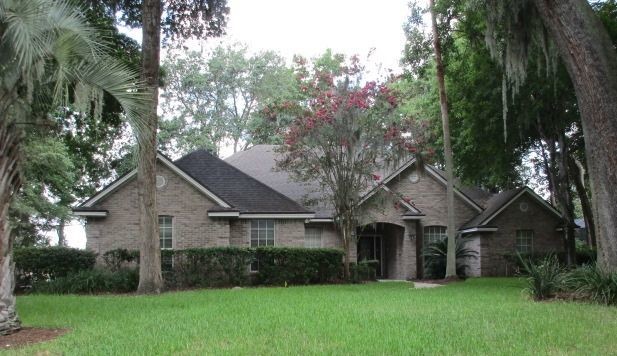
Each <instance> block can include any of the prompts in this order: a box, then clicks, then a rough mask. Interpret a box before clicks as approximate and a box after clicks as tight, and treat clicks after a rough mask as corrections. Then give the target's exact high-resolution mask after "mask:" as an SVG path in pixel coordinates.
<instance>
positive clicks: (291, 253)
mask: <svg viewBox="0 0 617 356" xmlns="http://www.w3.org/2000/svg"><path fill="white" fill-rule="evenodd" d="M255 257H256V260H257V261H258V269H259V271H258V273H257V282H258V283H261V284H285V283H287V284H311V283H328V282H332V281H335V280H337V279H338V277H339V275H340V272H341V261H342V260H343V251H341V250H336V249H328V248H296V247H258V248H257V249H255Z"/></svg>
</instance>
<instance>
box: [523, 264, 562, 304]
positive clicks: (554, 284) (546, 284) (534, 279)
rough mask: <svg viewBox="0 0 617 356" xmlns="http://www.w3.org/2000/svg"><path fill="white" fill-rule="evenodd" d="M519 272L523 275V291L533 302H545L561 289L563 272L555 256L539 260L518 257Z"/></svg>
mask: <svg viewBox="0 0 617 356" xmlns="http://www.w3.org/2000/svg"><path fill="white" fill-rule="evenodd" d="M519 260H520V265H521V266H522V270H521V272H522V273H524V274H525V282H526V287H525V291H526V292H527V293H529V295H530V296H531V297H532V298H533V299H535V300H545V299H549V298H552V297H554V296H555V294H556V293H557V292H559V291H561V290H562V289H563V286H564V284H563V282H564V276H565V275H564V273H565V270H564V268H563V267H562V266H561V264H560V263H559V260H558V259H557V256H555V255H548V256H546V257H544V258H543V259H541V260H536V261H534V260H532V259H530V258H528V257H527V258H526V257H523V256H519Z"/></svg>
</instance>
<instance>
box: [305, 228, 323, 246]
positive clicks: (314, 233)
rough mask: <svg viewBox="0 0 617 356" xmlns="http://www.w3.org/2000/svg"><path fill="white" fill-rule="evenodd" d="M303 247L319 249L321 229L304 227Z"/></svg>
mask: <svg viewBox="0 0 617 356" xmlns="http://www.w3.org/2000/svg"><path fill="white" fill-rule="evenodd" d="M304 247H306V248H320V247H321V228H320V227H305V228H304Z"/></svg>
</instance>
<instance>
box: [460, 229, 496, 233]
mask: <svg viewBox="0 0 617 356" xmlns="http://www.w3.org/2000/svg"><path fill="white" fill-rule="evenodd" d="M497 230H498V229H497V228H496V227H470V228H469V229H464V230H459V231H458V232H460V233H461V234H469V233H472V232H495V231H497Z"/></svg>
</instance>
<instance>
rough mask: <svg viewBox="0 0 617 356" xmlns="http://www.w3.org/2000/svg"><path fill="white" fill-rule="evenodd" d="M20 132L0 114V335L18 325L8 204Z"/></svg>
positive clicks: (16, 183) (15, 183)
mask: <svg viewBox="0 0 617 356" xmlns="http://www.w3.org/2000/svg"><path fill="white" fill-rule="evenodd" d="M19 142H20V136H19V132H18V130H17V128H16V127H15V125H14V124H9V123H8V119H7V118H6V117H1V118H0V335H6V334H10V333H13V332H15V331H17V330H19V329H20V328H21V323H20V321H19V316H18V315H17V311H16V310H15V294H14V290H15V273H14V269H15V264H14V263H13V236H12V235H11V226H10V225H9V205H10V203H11V199H12V197H13V194H15V193H16V192H17V190H18V189H19V187H20V185H21V174H20V152H19Z"/></svg>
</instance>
